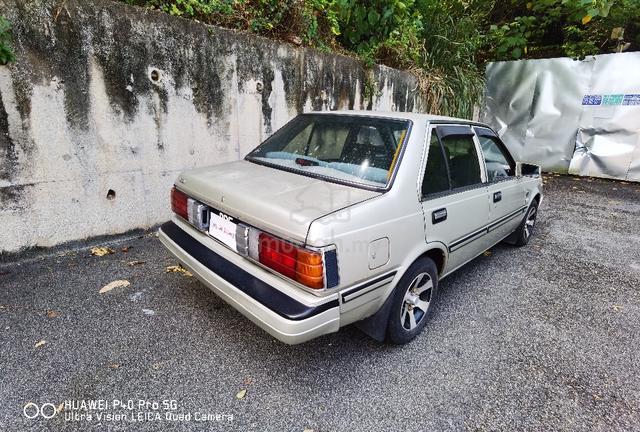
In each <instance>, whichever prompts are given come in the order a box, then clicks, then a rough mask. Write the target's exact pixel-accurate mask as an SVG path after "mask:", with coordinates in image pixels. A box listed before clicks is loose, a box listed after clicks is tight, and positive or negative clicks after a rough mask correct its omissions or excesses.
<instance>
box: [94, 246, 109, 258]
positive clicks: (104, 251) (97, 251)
mask: <svg viewBox="0 0 640 432" xmlns="http://www.w3.org/2000/svg"><path fill="white" fill-rule="evenodd" d="M112 253H115V251H114V250H113V249H111V248H110V247H106V246H100V247H92V248H91V255H93V256H99V257H101V256H105V255H109V254H112Z"/></svg>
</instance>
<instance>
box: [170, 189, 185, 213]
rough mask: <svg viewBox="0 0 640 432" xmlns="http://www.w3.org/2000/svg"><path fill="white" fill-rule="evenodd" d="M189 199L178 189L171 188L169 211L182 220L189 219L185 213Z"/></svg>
mask: <svg viewBox="0 0 640 432" xmlns="http://www.w3.org/2000/svg"><path fill="white" fill-rule="evenodd" d="M188 201H189V197H188V196H187V195H185V194H184V193H182V192H180V191H179V190H178V189H176V188H175V186H174V187H173V188H171V210H173V212H174V213H175V214H177V215H178V216H180V217H182V218H183V219H187V220H188V219H189V213H188V211H187V207H188V204H187V202H188Z"/></svg>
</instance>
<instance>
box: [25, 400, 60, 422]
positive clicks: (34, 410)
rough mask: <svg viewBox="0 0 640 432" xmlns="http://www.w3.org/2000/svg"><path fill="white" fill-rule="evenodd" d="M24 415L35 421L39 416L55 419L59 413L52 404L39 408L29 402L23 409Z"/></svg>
mask: <svg viewBox="0 0 640 432" xmlns="http://www.w3.org/2000/svg"><path fill="white" fill-rule="evenodd" d="M22 413H23V414H24V416H25V417H26V418H28V419H34V418H36V417H38V416H41V417H43V418H46V419H50V418H52V417H54V416H55V415H56V414H57V413H58V411H57V410H56V406H55V405H54V404H52V403H44V404H42V405H40V406H39V405H38V404H36V403H33V402H28V403H27V404H26V405H25V406H24V408H22Z"/></svg>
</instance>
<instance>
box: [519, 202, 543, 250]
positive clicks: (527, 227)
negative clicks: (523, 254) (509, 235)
mask: <svg viewBox="0 0 640 432" xmlns="http://www.w3.org/2000/svg"><path fill="white" fill-rule="evenodd" d="M537 216H538V201H537V200H533V202H532V203H531V205H530V206H529V208H528V209H527V213H525V217H524V219H522V223H520V226H519V227H518V229H517V230H516V232H515V234H516V236H515V237H516V240H515V243H514V244H515V245H516V246H524V245H526V244H527V243H529V240H530V239H531V237H532V236H533V233H534V228H535V226H536V217H537Z"/></svg>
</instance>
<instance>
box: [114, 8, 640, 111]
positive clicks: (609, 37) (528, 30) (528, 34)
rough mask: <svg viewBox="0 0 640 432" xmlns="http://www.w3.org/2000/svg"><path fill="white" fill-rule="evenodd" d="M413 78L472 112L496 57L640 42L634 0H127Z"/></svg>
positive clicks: (435, 106)
mask: <svg viewBox="0 0 640 432" xmlns="http://www.w3.org/2000/svg"><path fill="white" fill-rule="evenodd" d="M124 1H126V2H127V3H129V4H135V5H139V6H146V7H151V8H156V9H159V10H162V11H164V12H167V13H169V14H172V15H177V16H183V17H187V18H193V19H197V20H199V21H202V22H205V23H208V24H215V25H219V26H223V27H229V28H235V29H240V30H246V31H250V32H254V33H257V34H261V35H265V36H268V37H272V38H276V39H281V40H286V41H290V42H292V43H294V44H297V45H301V44H302V45H305V46H311V47H315V48H318V49H321V50H330V51H335V52H341V53H344V54H348V55H355V56H357V57H358V58H360V59H361V60H362V61H363V62H365V64H367V65H372V64H374V63H382V64H386V65H388V66H392V67H396V68H400V69H405V70H409V71H410V72H412V73H413V74H415V75H416V76H417V77H418V80H419V85H420V88H421V90H422V91H423V93H424V94H425V95H426V97H427V102H428V106H429V110H430V111H431V112H433V113H441V114H449V115H457V116H462V117H470V116H471V114H472V111H473V106H474V104H477V103H478V101H479V100H480V98H481V96H482V90H483V72H484V64H485V63H486V62H487V61H494V60H514V59H523V58H541V57H558V56H570V57H584V56H586V55H591V54H598V53H608V52H615V51H620V50H639V49H640V0H503V1H498V0H364V1H362V0H124Z"/></svg>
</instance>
